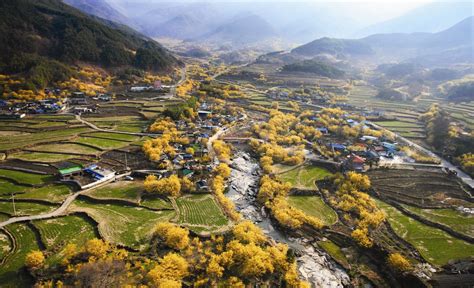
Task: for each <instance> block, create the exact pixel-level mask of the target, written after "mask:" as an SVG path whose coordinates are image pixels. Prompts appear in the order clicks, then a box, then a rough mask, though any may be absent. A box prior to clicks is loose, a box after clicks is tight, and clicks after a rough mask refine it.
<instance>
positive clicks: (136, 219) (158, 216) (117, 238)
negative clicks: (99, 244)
mask: <svg viewBox="0 0 474 288" xmlns="http://www.w3.org/2000/svg"><path fill="white" fill-rule="evenodd" d="M68 210H69V211H71V212H72V211H82V212H86V213H87V214H88V215H89V216H90V217H92V218H93V219H94V220H95V221H96V222H98V223H99V232H100V234H101V236H102V237H104V238H105V240H107V241H109V242H111V243H114V244H121V245H125V246H129V247H134V248H139V247H140V245H141V244H143V243H145V242H146V241H147V240H149V237H150V236H151V234H152V233H153V228H154V226H155V225H156V223H158V222H160V221H168V220H170V219H171V218H172V217H173V216H174V211H169V210H167V211H150V210H148V209H145V208H139V207H130V206H123V205H115V204H97V203H90V202H87V201H84V200H76V201H74V202H73V204H72V205H71V206H70V207H69V209H68Z"/></svg>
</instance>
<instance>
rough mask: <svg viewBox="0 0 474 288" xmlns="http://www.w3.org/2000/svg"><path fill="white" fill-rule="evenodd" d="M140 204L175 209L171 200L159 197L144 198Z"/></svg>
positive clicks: (154, 207) (155, 207)
mask: <svg viewBox="0 0 474 288" xmlns="http://www.w3.org/2000/svg"><path fill="white" fill-rule="evenodd" d="M140 204H141V205H142V206H145V207H148V208H151V209H173V205H172V204H171V203H170V202H169V201H165V200H164V199H161V198H158V197H146V198H142V200H141V202H140Z"/></svg>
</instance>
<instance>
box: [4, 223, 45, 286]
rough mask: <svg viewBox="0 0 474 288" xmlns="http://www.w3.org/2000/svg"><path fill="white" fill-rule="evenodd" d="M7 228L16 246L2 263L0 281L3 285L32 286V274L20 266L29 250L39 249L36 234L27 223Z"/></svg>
mask: <svg viewBox="0 0 474 288" xmlns="http://www.w3.org/2000/svg"><path fill="white" fill-rule="evenodd" d="M6 229H7V230H8V232H10V234H11V235H12V236H13V239H14V241H15V246H14V247H15V248H14V251H12V252H11V253H9V254H8V255H7V258H6V259H5V261H4V263H2V264H1V265H0V283H2V286H3V287H31V284H32V283H31V278H30V276H29V275H28V274H26V273H24V272H23V271H21V270H20V268H21V267H23V265H24V263H25V257H26V254H28V252H30V251H32V250H39V247H38V244H37V242H36V237H35V234H34V233H33V231H32V230H31V229H30V228H29V227H28V226H26V225H25V224H12V225H9V226H8V227H7V228H6Z"/></svg>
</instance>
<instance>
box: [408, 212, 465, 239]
mask: <svg viewBox="0 0 474 288" xmlns="http://www.w3.org/2000/svg"><path fill="white" fill-rule="evenodd" d="M403 207H404V208H405V209H407V210H409V211H410V212H412V213H415V214H417V215H419V216H421V217H423V218H426V219H428V220H430V221H433V222H436V223H440V224H443V225H446V226H448V227H450V228H451V229H453V230H455V231H457V232H459V233H462V234H465V235H469V236H471V237H474V216H472V215H466V214H463V213H461V212H459V211H457V210H454V209H449V208H448V209H422V208H418V207H413V206H409V205H403Z"/></svg>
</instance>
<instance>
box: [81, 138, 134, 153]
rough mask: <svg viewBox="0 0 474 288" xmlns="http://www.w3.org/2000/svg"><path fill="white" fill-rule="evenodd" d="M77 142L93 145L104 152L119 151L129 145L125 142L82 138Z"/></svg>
mask: <svg viewBox="0 0 474 288" xmlns="http://www.w3.org/2000/svg"><path fill="white" fill-rule="evenodd" d="M76 142H77V143H81V144H87V145H91V146H94V147H97V148H100V149H102V150H110V149H118V148H122V147H125V146H128V145H129V143H128V142H124V141H118V140H112V139H104V138H92V137H80V138H79V139H77V140H76Z"/></svg>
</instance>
